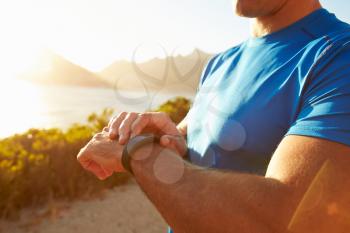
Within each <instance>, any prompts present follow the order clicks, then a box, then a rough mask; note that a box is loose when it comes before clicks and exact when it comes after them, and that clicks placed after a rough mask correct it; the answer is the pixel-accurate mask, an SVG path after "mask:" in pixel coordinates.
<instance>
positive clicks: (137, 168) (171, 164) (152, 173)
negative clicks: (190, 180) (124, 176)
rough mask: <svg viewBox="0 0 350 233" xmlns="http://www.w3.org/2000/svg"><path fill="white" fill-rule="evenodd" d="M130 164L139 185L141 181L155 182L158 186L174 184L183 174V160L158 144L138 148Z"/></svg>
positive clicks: (172, 151)
mask: <svg viewBox="0 0 350 233" xmlns="http://www.w3.org/2000/svg"><path fill="white" fill-rule="evenodd" d="M130 164H131V167H132V170H133V172H134V176H135V178H136V180H137V181H138V182H141V183H142V181H143V180H155V181H158V182H157V183H158V184H175V183H177V182H178V181H180V180H181V179H182V177H183V174H184V172H185V161H184V160H183V158H182V157H181V156H179V154H177V153H176V152H175V151H174V150H171V149H168V148H164V147H162V146H161V145H159V144H158V143H153V144H148V145H145V146H142V147H140V148H139V149H138V150H137V151H135V153H134V155H133V159H132V160H131V163H130ZM159 182H160V183H159Z"/></svg>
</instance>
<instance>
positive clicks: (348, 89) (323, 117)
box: [287, 48, 350, 146]
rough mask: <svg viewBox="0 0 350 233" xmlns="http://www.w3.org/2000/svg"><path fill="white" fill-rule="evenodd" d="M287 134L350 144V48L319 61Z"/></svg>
mask: <svg viewBox="0 0 350 233" xmlns="http://www.w3.org/2000/svg"><path fill="white" fill-rule="evenodd" d="M287 135H303V136H311V137H318V138H322V139H327V140H330V141H335V142H339V143H342V144H345V145H348V146H350V49H349V48H347V49H344V50H343V51H341V52H339V53H338V54H337V55H336V56H334V57H333V59H332V60H331V61H330V62H327V64H324V65H322V64H319V67H318V69H317V72H315V73H314V75H313V76H312V77H311V80H308V84H307V86H306V87H305V90H304V91H303V94H302V101H301V104H300V108H299V112H298V115H297V117H296V119H295V121H294V123H293V124H292V126H291V127H290V129H289V130H288V132H287Z"/></svg>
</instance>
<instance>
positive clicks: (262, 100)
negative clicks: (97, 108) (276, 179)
mask: <svg viewBox="0 0 350 233" xmlns="http://www.w3.org/2000/svg"><path fill="white" fill-rule="evenodd" d="M187 122H188V130H187V134H188V135H187V140H188V148H189V156H190V159H191V161H192V162H193V163H194V164H197V165H201V166H206V167H214V168H219V169H229V170H236V171H243V172H251V173H257V174H264V173H265V170H266V168H267V165H268V163H269V161H270V159H271V156H272V154H273V152H274V151H275V149H276V148H277V146H278V144H279V143H280V142H281V140H282V138H283V137H284V136H286V135H290V134H294V135H305V136H311V137H319V138H323V139H327V140H331V141H335V142H339V143H343V144H346V145H349V146H350V26H349V25H348V24H346V23H343V22H341V21H340V20H338V19H337V18H336V17H335V16H334V15H333V14H331V13H329V12H328V11H327V10H325V9H319V10H317V11H315V12H313V13H312V14H310V15H308V16H306V17H305V18H303V19H301V20H299V21H298V22H296V23H294V24H292V25H290V26H288V27H287V28H284V29H282V30H280V31H278V32H275V33H272V34H269V35H267V36H264V37H260V38H251V39H249V40H247V41H245V42H244V43H242V44H240V45H239V46H236V47H234V48H231V49H229V50H228V51H226V52H224V53H221V54H219V55H217V56H215V57H214V58H212V59H211V60H210V61H209V63H208V65H207V67H206V69H205V71H204V72H203V75H202V78H201V83H200V87H199V90H198V93H197V95H196V98H195V100H194V103H193V107H192V108H191V110H190V112H189V114H188V117H187Z"/></svg>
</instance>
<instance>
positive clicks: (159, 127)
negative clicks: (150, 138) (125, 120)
mask: <svg viewBox="0 0 350 233" xmlns="http://www.w3.org/2000/svg"><path fill="white" fill-rule="evenodd" d="M146 129H147V130H148V131H149V132H153V133H159V132H163V133H166V134H170V135H179V134H180V133H179V131H178V130H177V128H176V125H175V123H174V122H173V121H172V120H171V119H170V118H169V116H168V115H167V114H165V113H162V112H146V113H142V114H140V115H139V117H138V119H137V120H135V121H134V123H133V125H132V126H131V131H132V134H131V135H132V137H133V136H136V135H139V134H140V133H142V132H143V131H145V130H146Z"/></svg>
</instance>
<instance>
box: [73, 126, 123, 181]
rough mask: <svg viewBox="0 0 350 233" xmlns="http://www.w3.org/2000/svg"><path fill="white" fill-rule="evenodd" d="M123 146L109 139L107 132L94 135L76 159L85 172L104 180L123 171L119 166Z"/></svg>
mask: <svg viewBox="0 0 350 233" xmlns="http://www.w3.org/2000/svg"><path fill="white" fill-rule="evenodd" d="M123 147H124V146H123V145H120V144H119V143H118V142H117V141H115V140H111V139H110V138H109V135H108V132H106V131H103V132H102V133H98V134H96V135H95V136H94V137H93V138H92V139H91V141H90V142H89V143H88V144H87V145H86V146H85V147H84V148H82V149H81V150H80V152H79V154H78V156H77V159H78V161H79V163H80V164H81V165H82V166H83V168H85V169H86V170H88V171H90V172H92V173H93V174H95V175H96V176H97V177H98V178H99V179H101V180H104V179H106V178H108V177H109V176H111V175H112V174H113V172H122V171H125V170H124V168H123V166H122V165H121V156H122V152H123Z"/></svg>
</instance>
